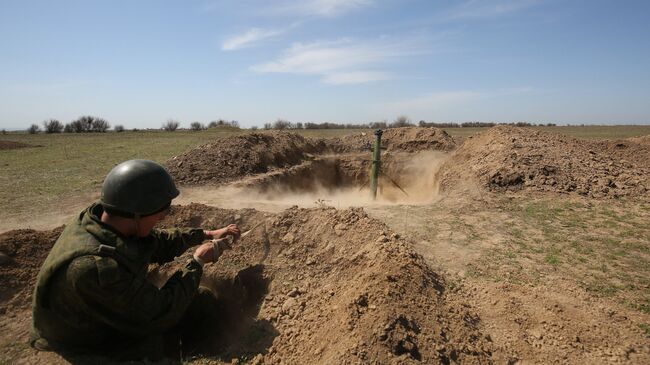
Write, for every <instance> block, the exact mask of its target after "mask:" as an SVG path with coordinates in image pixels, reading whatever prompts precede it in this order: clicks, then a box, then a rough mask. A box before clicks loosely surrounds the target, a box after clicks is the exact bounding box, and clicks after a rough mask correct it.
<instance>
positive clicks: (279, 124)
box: [264, 115, 555, 130]
mask: <svg viewBox="0 0 650 365" xmlns="http://www.w3.org/2000/svg"><path fill="white" fill-rule="evenodd" d="M496 125H513V126H517V127H533V126H547V127H554V126H555V123H540V124H535V123H529V122H516V123H495V122H463V123H436V122H426V121H424V120H421V121H420V122H419V123H418V126H419V127H436V128H477V127H494V126H496ZM414 126H415V124H413V123H412V122H411V120H410V119H409V118H408V117H406V116H403V115H402V116H399V117H397V118H396V119H395V120H393V121H392V122H390V123H389V122H387V121H385V120H383V121H379V122H370V123H345V124H339V123H330V122H323V123H313V122H307V123H304V124H303V123H300V122H298V123H293V122H290V121H288V120H285V119H278V120H276V121H275V122H272V123H265V124H264V129H276V130H284V129H387V128H401V127H414Z"/></svg>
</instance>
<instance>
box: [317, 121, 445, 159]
mask: <svg viewBox="0 0 650 365" xmlns="http://www.w3.org/2000/svg"><path fill="white" fill-rule="evenodd" d="M374 141H375V135H374V133H372V132H366V133H359V134H351V135H348V136H344V137H342V138H335V139H331V140H328V145H329V146H330V148H331V149H332V150H333V151H335V152H337V153H343V152H361V151H369V150H370V149H371V146H372V144H373V143H374ZM381 141H382V148H385V149H386V151H388V152H421V151H452V150H454V149H455V148H456V141H454V139H453V138H452V137H451V136H450V135H449V134H447V132H445V131H444V130H442V129H438V128H419V127H418V128H416V127H405V128H391V129H386V130H385V131H384V133H383V134H382V137H381Z"/></svg>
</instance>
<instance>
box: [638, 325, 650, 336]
mask: <svg viewBox="0 0 650 365" xmlns="http://www.w3.org/2000/svg"><path fill="white" fill-rule="evenodd" d="M639 328H640V329H642V330H643V332H645V335H646V336H647V337H650V326H649V325H647V324H645V323H639Z"/></svg>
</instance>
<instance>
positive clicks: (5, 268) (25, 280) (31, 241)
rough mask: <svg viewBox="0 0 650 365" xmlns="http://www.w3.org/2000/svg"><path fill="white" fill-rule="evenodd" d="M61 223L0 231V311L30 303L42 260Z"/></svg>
mask: <svg viewBox="0 0 650 365" xmlns="http://www.w3.org/2000/svg"><path fill="white" fill-rule="evenodd" d="M62 231H63V227H59V228H55V229H53V230H51V231H35V230H32V229H19V230H14V231H8V232H5V233H2V234H0V314H4V313H6V312H7V311H12V310H16V309H22V308H27V307H29V306H30V305H31V295H32V290H33V289H34V284H35V283H36V281H35V280H36V275H37V274H38V271H39V270H40V268H41V263H42V262H43V261H44V260H45V257H47V254H48V252H50V249H51V248H52V245H54V241H56V239H57V238H58V237H59V235H60V234H61V232H62Z"/></svg>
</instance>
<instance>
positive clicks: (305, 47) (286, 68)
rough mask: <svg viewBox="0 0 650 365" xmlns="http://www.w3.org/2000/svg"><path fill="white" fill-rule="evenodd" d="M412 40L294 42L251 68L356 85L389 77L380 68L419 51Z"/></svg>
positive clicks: (326, 81)
mask: <svg viewBox="0 0 650 365" xmlns="http://www.w3.org/2000/svg"><path fill="white" fill-rule="evenodd" d="M410 43H412V42H408V41H403V42H402V43H393V42H388V41H386V40H380V41H371V42H359V41H353V40H349V39H344V40H340V41H336V42H314V43H309V44H303V43H295V44H293V45H292V46H291V47H290V48H289V49H288V50H286V51H285V52H284V55H283V56H281V57H280V58H279V59H277V60H275V61H272V62H267V63H263V64H259V65H255V66H253V67H251V70H253V71H255V72H260V73H288V74H303V75H318V76H321V81H322V82H324V83H329V84H353V83H365V82H371V81H378V80H386V79H388V78H390V75H389V74H388V73H386V72H384V71H381V70H378V69H377V68H378V67H379V66H380V65H382V64H386V63H389V62H392V61H394V60H396V59H397V58H398V57H404V56H408V55H411V54H414V53H416V52H417V51H416V49H417V48H416V47H415V46H414V45H413V44H410Z"/></svg>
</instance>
